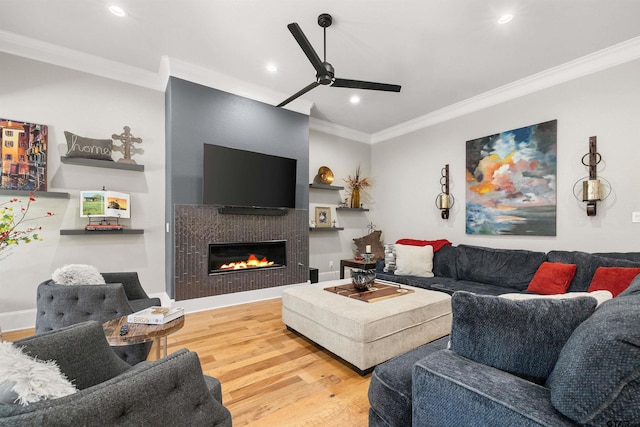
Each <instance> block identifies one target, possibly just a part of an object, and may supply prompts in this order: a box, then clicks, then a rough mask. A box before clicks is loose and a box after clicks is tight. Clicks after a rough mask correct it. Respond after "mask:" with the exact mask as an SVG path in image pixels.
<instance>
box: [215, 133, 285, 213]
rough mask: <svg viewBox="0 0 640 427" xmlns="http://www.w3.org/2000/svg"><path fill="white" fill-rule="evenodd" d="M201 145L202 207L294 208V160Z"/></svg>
mask: <svg viewBox="0 0 640 427" xmlns="http://www.w3.org/2000/svg"><path fill="white" fill-rule="evenodd" d="M203 145H204V153H203V158H204V169H203V174H202V175H203V183H202V190H203V191H202V203H203V204H205V205H220V206H226V207H257V208H291V209H294V208H295V207H296V168H297V160H296V159H289V158H286V157H279V156H273V155H270V154H263V153H256V152H253V151H246V150H240V149H237V148H229V147H223V146H220V145H213V144H203Z"/></svg>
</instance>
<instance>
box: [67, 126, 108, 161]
mask: <svg viewBox="0 0 640 427" xmlns="http://www.w3.org/2000/svg"><path fill="white" fill-rule="evenodd" d="M64 136H65V138H66V139H67V157H80V158H84V159H95V160H107V161H113V159H112V158H111V151H112V149H113V141H112V140H110V139H93V138H85V137H82V136H78V135H75V134H73V133H71V132H67V131H64Z"/></svg>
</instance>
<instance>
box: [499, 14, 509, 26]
mask: <svg viewBox="0 0 640 427" xmlns="http://www.w3.org/2000/svg"><path fill="white" fill-rule="evenodd" d="M512 19H513V15H512V14H511V13H505V14H504V15H502V16H501V17H500V18H499V19H498V24H506V23H507V22H511V20H512Z"/></svg>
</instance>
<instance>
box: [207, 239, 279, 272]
mask: <svg viewBox="0 0 640 427" xmlns="http://www.w3.org/2000/svg"><path fill="white" fill-rule="evenodd" d="M208 266H209V267H208V273H209V275H213V274H222V273H230V272H242V271H253V270H259V269H267V268H268V269H271V268H282V267H286V266H287V242H286V240H270V241H265V242H231V243H209V262H208Z"/></svg>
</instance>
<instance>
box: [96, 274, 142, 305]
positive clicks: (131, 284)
mask: <svg viewBox="0 0 640 427" xmlns="http://www.w3.org/2000/svg"><path fill="white" fill-rule="evenodd" d="M100 274H101V275H102V277H103V278H104V281H105V282H107V283H122V285H123V286H124V293H125V294H127V298H128V299H129V300H136V299H146V298H149V296H148V295H147V293H146V292H145V291H144V289H143V288H142V284H140V279H139V278H138V273H136V272H135V271H127V272H115V273H100Z"/></svg>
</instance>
